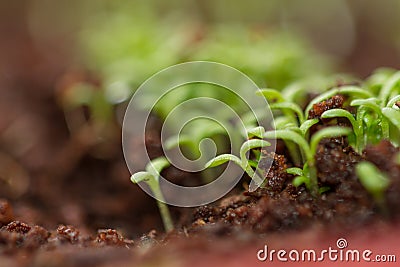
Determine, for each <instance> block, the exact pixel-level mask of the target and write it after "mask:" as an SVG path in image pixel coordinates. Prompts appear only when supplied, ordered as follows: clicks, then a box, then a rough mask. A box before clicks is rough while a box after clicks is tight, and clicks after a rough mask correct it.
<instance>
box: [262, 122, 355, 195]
mask: <svg viewBox="0 0 400 267" xmlns="http://www.w3.org/2000/svg"><path fill="white" fill-rule="evenodd" d="M350 133H351V130H350V129H348V128H344V127H328V128H324V129H322V130H320V131H318V132H316V133H315V134H314V135H313V136H312V138H311V141H310V144H309V143H308V142H307V140H306V139H305V138H304V136H302V135H300V134H298V133H297V132H295V131H292V130H278V131H269V132H266V133H265V135H264V137H265V138H278V139H283V140H289V141H292V142H294V143H296V144H297V145H298V146H299V147H300V149H301V151H302V153H303V154H304V156H305V163H304V165H303V170H302V173H301V175H299V176H301V177H304V178H299V179H298V180H296V181H297V182H296V183H300V182H304V183H305V184H306V186H307V187H308V189H309V190H310V191H311V193H312V194H313V195H314V196H316V195H317V192H318V178H317V169H316V166H315V158H314V157H315V153H316V151H317V146H318V144H319V142H320V141H321V140H322V139H324V138H333V137H339V136H346V135H349V134H350ZM290 171H293V172H294V171H296V170H290ZM297 172H298V170H297ZM306 180H307V182H305V181H306Z"/></svg>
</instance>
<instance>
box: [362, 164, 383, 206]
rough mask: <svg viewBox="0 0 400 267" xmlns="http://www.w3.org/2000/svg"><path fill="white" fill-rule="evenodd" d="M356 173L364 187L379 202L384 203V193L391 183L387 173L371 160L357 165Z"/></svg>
mask: <svg viewBox="0 0 400 267" xmlns="http://www.w3.org/2000/svg"><path fill="white" fill-rule="evenodd" d="M356 173H357V176H358V178H359V179H360V182H361V184H362V185H363V186H364V188H365V189H366V190H367V191H368V192H369V193H370V194H371V195H372V197H373V198H374V199H375V201H376V202H377V204H379V205H383V204H384V193H385V190H386V189H387V188H388V186H389V184H390V180H389V179H388V178H387V177H386V175H385V174H383V173H382V172H380V171H379V169H378V168H377V167H375V166H374V165H373V164H372V163H370V162H366V161H364V162H360V163H358V164H357V165H356Z"/></svg>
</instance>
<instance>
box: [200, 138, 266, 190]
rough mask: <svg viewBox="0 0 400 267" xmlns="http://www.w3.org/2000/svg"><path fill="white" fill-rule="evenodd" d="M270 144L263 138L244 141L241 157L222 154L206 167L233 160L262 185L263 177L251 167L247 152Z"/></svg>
mask: <svg viewBox="0 0 400 267" xmlns="http://www.w3.org/2000/svg"><path fill="white" fill-rule="evenodd" d="M270 145H271V143H269V142H267V141H265V140H261V139H251V140H247V141H246V142H244V143H243V145H242V146H241V148H240V153H239V156H240V157H237V156H235V155H232V154H222V155H219V156H217V157H215V158H213V159H212V160H210V161H209V162H207V163H206V165H205V167H206V168H211V167H216V166H219V165H222V164H224V163H226V162H227V161H232V162H233V163H235V164H237V165H238V166H239V167H241V168H242V169H243V170H244V171H245V172H246V173H247V175H249V176H250V177H251V178H252V179H253V181H254V182H255V184H256V185H257V186H260V185H261V184H262V182H263V179H261V178H260V177H259V176H258V175H257V174H256V173H255V171H254V170H253V168H252V167H251V165H252V164H251V162H250V161H249V159H248V157H247V152H249V151H250V150H251V149H255V148H262V147H266V146H270ZM254 189H255V188H254ZM252 190H253V189H252V188H250V191H252Z"/></svg>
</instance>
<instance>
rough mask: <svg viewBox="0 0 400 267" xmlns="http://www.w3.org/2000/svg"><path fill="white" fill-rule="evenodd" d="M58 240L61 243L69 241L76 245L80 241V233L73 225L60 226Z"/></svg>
mask: <svg viewBox="0 0 400 267" xmlns="http://www.w3.org/2000/svg"><path fill="white" fill-rule="evenodd" d="M57 238H58V239H59V240H61V241H68V242H70V243H71V244H75V243H77V242H78V240H79V231H78V230H77V229H76V228H75V227H73V226H71V225H59V226H58V228H57Z"/></svg>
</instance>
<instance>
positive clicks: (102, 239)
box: [96, 229, 125, 246]
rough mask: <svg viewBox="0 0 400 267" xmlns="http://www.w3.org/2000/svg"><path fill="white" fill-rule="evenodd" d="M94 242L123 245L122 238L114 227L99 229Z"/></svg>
mask: <svg viewBox="0 0 400 267" xmlns="http://www.w3.org/2000/svg"><path fill="white" fill-rule="evenodd" d="M96 243H98V244H103V245H108V246H121V245H122V246H124V245H125V242H124V238H123V237H122V235H120V234H119V233H118V232H117V231H116V230H114V229H99V230H98V231H97V238H96Z"/></svg>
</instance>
